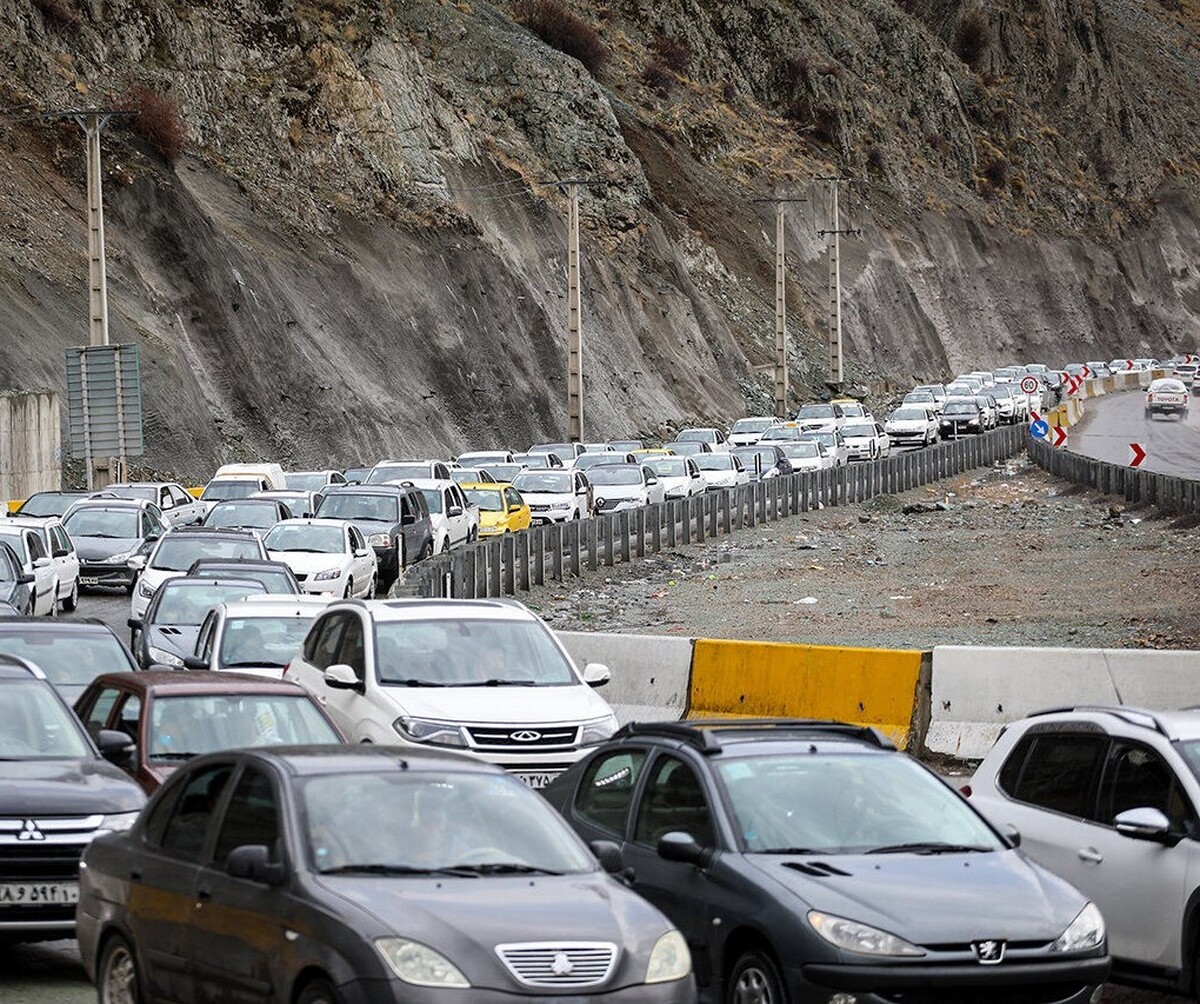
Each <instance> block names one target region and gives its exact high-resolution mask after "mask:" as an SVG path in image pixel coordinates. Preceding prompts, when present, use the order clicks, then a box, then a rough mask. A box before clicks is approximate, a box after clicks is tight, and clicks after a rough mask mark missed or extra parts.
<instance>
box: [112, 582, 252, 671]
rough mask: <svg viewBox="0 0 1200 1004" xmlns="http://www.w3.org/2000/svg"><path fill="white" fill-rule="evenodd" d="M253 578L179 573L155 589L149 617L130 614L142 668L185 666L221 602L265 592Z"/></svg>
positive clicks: (131, 639)
mask: <svg viewBox="0 0 1200 1004" xmlns="http://www.w3.org/2000/svg"><path fill="white" fill-rule="evenodd" d="M266 591H267V590H266V587H264V586H263V584H262V583H261V582H256V581H254V580H253V579H234V578H219V579H218V578H204V577H201V576H191V575H185V576H178V577H176V578H174V579H167V581H166V582H164V583H163V584H162V586H161V587H160V588H159V589H158V590H157V591H156V592H155V594H154V599H152V600H151V601H150V605H149V606H148V607H147V608H146V616H145V617H131V618H129V647H130V648H132V649H133V651H134V654H135V655H136V656H137V661H138V664H139V665H140V666H141V667H142V669H149V668H150V667H151V666H162V667H166V668H170V669H183V666H184V660H185V659H186V658H187V657H188V656H189V655H191V654H192V652H193V651H194V650H195V648H196V637H197V635H199V634H200V625H201V624H203V623H204V618H205V617H207V616H208V612H209V611H210V610H211V609H212V608H213V607H215V606H216V605H217V604H218V603H226V602H228V601H230V600H241V599H245V598H246V597H247V596H253V595H255V594H262V593H265V592H266Z"/></svg>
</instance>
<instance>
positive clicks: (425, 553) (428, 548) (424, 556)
mask: <svg viewBox="0 0 1200 1004" xmlns="http://www.w3.org/2000/svg"><path fill="white" fill-rule="evenodd" d="M432 557H433V541H432V540H427V541H426V542H425V546H424V547H423V548H421V554H420V556H419V557H418V558H417V561H426V560H428V559H429V558H432Z"/></svg>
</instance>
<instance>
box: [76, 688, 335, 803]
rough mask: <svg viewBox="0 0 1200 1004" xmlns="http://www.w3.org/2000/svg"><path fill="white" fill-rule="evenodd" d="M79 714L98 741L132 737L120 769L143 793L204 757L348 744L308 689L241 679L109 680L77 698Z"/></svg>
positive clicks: (88, 689)
mask: <svg viewBox="0 0 1200 1004" xmlns="http://www.w3.org/2000/svg"><path fill="white" fill-rule="evenodd" d="M75 712H76V714H78V715H79V719H80V721H82V722H83V724H84V727H85V728H86V729H87V731H88V732H89V733H90V734H91V736H92V738H93V739H94V738H96V737H97V736H98V735H99V734H100V730H101V729H114V730H117V731H120V732H124V733H125V734H126V735H127V736H129V739H130V742H131V743H132V748H131V749H130V751H129V758H128V761H127V762H126V763H124V764H122V766H123V767H124V769H125V770H127V771H128V772H129V773H130V774H131V775H133V777H134V779H135V780H136V781H137V782H138V784H140V785H141V786H142V788H143V789H144V790H145V792H146V794H151V793H153V792H154V791H156V790H157V789H158V787H159V785H161V784H162V783H163V782H164V781H165V780H166V779H167V778H168V777H169V776H170V774H171V772H172V771H174V770H175V768H176V767H178V766H179V765H180V764H182V763H184V762H186V761H188V760H190V759H191V758H192V757H195V756H199V755H200V754H202V753H212V752H215V751H217V750H227V749H242V748H245V747H250V746H280V745H287V746H292V745H297V744H310V743H343V742H345V738H344V737H343V736H342V734H341V733H340V732H339V731H338V729H337V726H335V725H334V724H333V722H332V721H330V719H329V717H328V716H327V715H326V714H325V712H324V711H322V710H321V708H320V707H319V706H318V705H317V704H316V702H315V701H313V699H312V698H311V697H309V696H308V693H307V692H306V691H305V690H304V689H303V688H301V687H300V686H298V685H297V684H294V683H288V682H285V681H283V680H271V679H266V678H264V677H259V676H248V675H245V674H242V673H229V672H221V673H207V672H191V671H189V672H174V671H169V670H156V671H151V672H146V673H106V674H104V675H103V676H98V677H96V679H95V680H93V681H92V683H91V685H90V686H89V687H88V688H87V690H85V691H84V692H83V693H82V694H81V695H80V697H79V700H78V701H76V702H75Z"/></svg>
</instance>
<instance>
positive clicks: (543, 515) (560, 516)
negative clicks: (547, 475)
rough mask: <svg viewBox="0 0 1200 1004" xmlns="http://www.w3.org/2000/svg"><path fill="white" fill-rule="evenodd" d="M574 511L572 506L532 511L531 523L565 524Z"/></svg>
mask: <svg viewBox="0 0 1200 1004" xmlns="http://www.w3.org/2000/svg"><path fill="white" fill-rule="evenodd" d="M574 511H575V509H574V506H572V507H571V508H570V509H540V510H539V509H534V510H533V512H532V517H533V522H535V523H565V522H566V521H567V520H569V519H570V518H571V514H572V513H573V512H574ZM480 532H482V531H480Z"/></svg>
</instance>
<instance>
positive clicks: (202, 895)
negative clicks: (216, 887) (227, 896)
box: [196, 889, 212, 903]
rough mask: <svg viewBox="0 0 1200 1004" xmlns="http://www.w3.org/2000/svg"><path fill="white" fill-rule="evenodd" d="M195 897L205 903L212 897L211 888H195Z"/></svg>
mask: <svg viewBox="0 0 1200 1004" xmlns="http://www.w3.org/2000/svg"><path fill="white" fill-rule="evenodd" d="M196 899H198V900H199V901H200V902H201V903H207V902H208V901H209V900H210V899H212V890H211V889H197V890H196Z"/></svg>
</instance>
